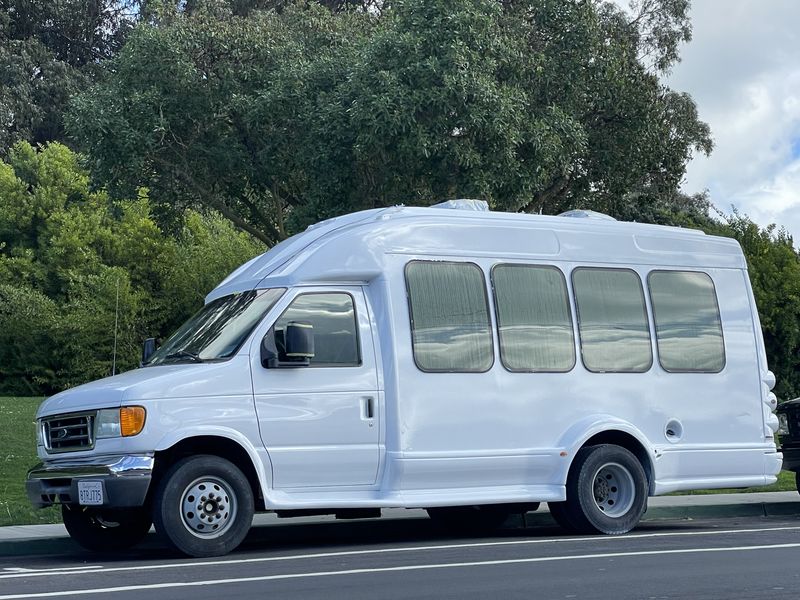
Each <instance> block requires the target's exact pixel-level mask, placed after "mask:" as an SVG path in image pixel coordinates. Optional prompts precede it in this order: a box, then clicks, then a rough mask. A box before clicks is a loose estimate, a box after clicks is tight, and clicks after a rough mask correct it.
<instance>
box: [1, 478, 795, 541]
mask: <svg viewBox="0 0 800 600" xmlns="http://www.w3.org/2000/svg"><path fill="white" fill-rule="evenodd" d="M770 495H773V496H775V501H757V500H756V499H755V498H754V497H753V496H751V495H747V494H731V495H730V496H731V500H734V501H728V502H725V500H726V497H725V495H718V496H671V497H669V496H668V497H662V498H658V499H653V498H651V499H650V500H651V501H652V502H653V504H656V505H655V506H652V505H651V506H650V507H649V508H648V509H647V512H646V513H645V515H644V517H643V518H642V521H643V522H648V521H666V520H673V521H674V520H683V521H686V520H694V519H728V518H736V517H751V518H752V517H761V518H770V517H791V516H800V495H798V494H796V493H794V492H792V493H791V494H786V493H784V494H780V493H775V494H767V496H770ZM758 496H762V495H758ZM734 497H735V499H734ZM795 498H797V499H795ZM735 500H738V501H735ZM386 513H390V514H386ZM390 519H395V520H397V519H417V520H427V516H426V515H425V513H424V511H421V510H404V509H399V510H391V509H389V510H387V511H385V512H384V518H383V521H387V520H390ZM332 522H333V519H332V518H305V519H287V520H285V521H284V520H278V519H275V518H274V515H256V519H255V520H254V522H253V525H254V532H253V537H254V538H255V539H262V538H263V539H264V540H267V539H268V538H269V536H268V535H266V533H265V532H266V530H267V529H268V528H269V527H270V526H281V525H282V526H287V525H291V524H293V523H295V524H298V525H299V524H305V525H308V524H309V523H318V524H320V525H322V524H325V523H327V524H328V525H330V524H331V523H332ZM554 526H556V524H555V522H554V521H553V519H552V517H551V516H550V513H549V511H548V510H547V505H546V504H543V505H542V507H541V508H540V509H539V510H538V511H536V512H529V513H526V514H524V515H514V516H512V517H510V518H509V520H508V521H507V522H506V524H505V527H506V528H511V529H519V528H528V527H554ZM11 529H13V530H14V531H13V532H12V531H8V530H11ZM3 530H6V531H3ZM259 530H262V533H261V534H259V533H258V531H259ZM143 544H144V545H145V546H152V547H154V548H158V547H160V546H161V544H160V541H159V539H158V536H157V535H156V534H155V533H154V532H153V531H151V533H150V534H149V535H148V537H147V538H146V539H145V541H144V542H143ZM75 552H80V553H86V551H85V550H82V549H81V548H80V547H79V546H78V545H77V544H76V543H75V542H73V541H72V540H71V539H70V538H69V537H68V536H67V533H66V530H65V529H64V527H63V526H62V525H32V526H13V527H4V528H0V557H9V556H30V555H47V554H72V553H75Z"/></svg>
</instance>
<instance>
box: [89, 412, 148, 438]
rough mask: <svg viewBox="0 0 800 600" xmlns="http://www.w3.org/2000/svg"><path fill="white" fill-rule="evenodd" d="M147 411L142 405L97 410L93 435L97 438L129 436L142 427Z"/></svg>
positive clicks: (139, 430) (136, 432)
mask: <svg viewBox="0 0 800 600" xmlns="http://www.w3.org/2000/svg"><path fill="white" fill-rule="evenodd" d="M146 416H147V412H146V411H145V409H144V407H142V406H123V407H122V408H106V409H103V410H98V411H97V420H96V421H95V437H96V438H97V439H103V438H114V437H120V436H123V437H130V436H132V435H137V434H138V433H140V432H141V431H142V429H144V421H145V417H146Z"/></svg>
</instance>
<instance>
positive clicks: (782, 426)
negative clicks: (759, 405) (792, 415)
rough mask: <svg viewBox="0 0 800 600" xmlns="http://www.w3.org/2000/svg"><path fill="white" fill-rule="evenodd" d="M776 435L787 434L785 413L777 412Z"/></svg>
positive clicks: (787, 425)
mask: <svg viewBox="0 0 800 600" xmlns="http://www.w3.org/2000/svg"><path fill="white" fill-rule="evenodd" d="M778 435H789V419H788V417H787V416H786V413H778Z"/></svg>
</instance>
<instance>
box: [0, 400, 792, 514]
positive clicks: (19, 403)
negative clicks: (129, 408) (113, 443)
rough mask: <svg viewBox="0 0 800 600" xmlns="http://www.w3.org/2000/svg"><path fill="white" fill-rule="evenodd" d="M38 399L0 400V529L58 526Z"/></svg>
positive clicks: (786, 477)
mask: <svg viewBox="0 0 800 600" xmlns="http://www.w3.org/2000/svg"><path fill="white" fill-rule="evenodd" d="M41 400H42V399H41V398H18V397H0V526H3V525H30V524H35V523H58V522H59V521H60V520H61V516H60V511H59V510H58V509H56V508H46V509H42V510H40V509H36V508H33V506H31V504H30V502H28V497H27V496H26V495H25V474H26V473H27V471H28V469H29V468H31V467H32V466H33V465H35V464H36V463H37V462H38V460H37V458H36V431H35V425H34V415H35V414H36V408H37V407H38V406H39V403H40V402H41ZM794 489H796V488H795V478H794V473H790V472H788V471H781V474H780V476H779V478H778V482H777V483H776V484H774V485H770V486H766V487H758V488H749V489H746V490H696V491H693V492H679V493H681V494H685V493H690V494H724V493H729V492H782V491H787V490H794Z"/></svg>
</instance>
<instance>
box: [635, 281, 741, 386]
mask: <svg viewBox="0 0 800 600" xmlns="http://www.w3.org/2000/svg"><path fill="white" fill-rule="evenodd" d="M654 273H694V274H697V275H705V276H706V277H707V278H708V280H709V281H710V282H711V290H712V292H713V294H714V306H715V308H716V309H717V321H718V322H719V333H720V339H721V340H722V367H721V368H720V369H719V370H717V371H708V370H705V369H667V368H666V367H665V366H664V363H663V362H662V361H661V346H660V345H659V337H658V321H657V319H658V316H657V314H656V305H655V303H654V302H653V290H652V287H651V285H650V276H651V275H653V274H654ZM647 294H648V296H649V299H650V310H652V311H653V333H654V334H655V338H656V352H657V353H658V365H659V366H660V367H661V368H662V369H663V370H664V371H665V372H666V373H699V374H716V373H722V371H724V370H725V367H726V366H727V365H728V353H727V352H726V351H725V330H724V329H723V327H722V312H721V311H720V309H719V296H718V295H717V286H716V284H715V283H714V278H713V277H711V275H709V274H708V273H706V272H705V271H690V270H687V269H653V270H652V271H650V272H649V273H648V274H647Z"/></svg>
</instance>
